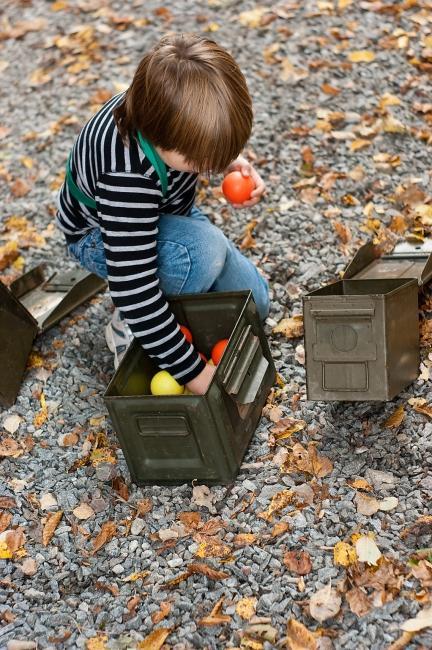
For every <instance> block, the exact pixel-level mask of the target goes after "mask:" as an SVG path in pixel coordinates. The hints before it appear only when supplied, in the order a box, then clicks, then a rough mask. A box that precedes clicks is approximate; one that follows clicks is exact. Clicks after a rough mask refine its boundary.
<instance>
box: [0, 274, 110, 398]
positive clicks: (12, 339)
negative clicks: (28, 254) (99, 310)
mask: <svg viewBox="0 0 432 650" xmlns="http://www.w3.org/2000/svg"><path fill="white" fill-rule="evenodd" d="M105 286H106V283H105V281H104V280H101V279H100V278H98V277H97V276H96V275H94V274H93V273H89V272H88V271H84V270H82V269H76V270H74V271H68V272H65V273H54V275H53V276H52V277H50V278H48V279H46V278H45V265H44V264H40V265H39V266H37V267H35V268H34V269H32V270H30V271H28V272H27V273H25V274H24V275H22V276H21V277H20V278H18V279H17V280H15V281H14V282H12V284H11V285H10V287H6V286H5V285H4V284H3V283H2V282H0V367H1V373H0V404H1V405H3V406H5V407H9V406H12V404H13V403H14V402H15V400H16V397H17V394H18V391H19V388H20V385H21V380H22V376H23V374H24V370H25V367H26V363H27V358H28V355H29V354H30V350H31V348H32V345H33V340H34V338H35V336H36V335H37V334H40V333H42V332H45V331H46V330H47V329H49V328H50V327H52V326H53V325H55V324H56V323H58V321H59V320H60V319H61V318H63V316H65V315H66V314H68V313H69V312H71V311H72V310H73V309H75V307H77V306H78V305H80V304H81V303H83V302H84V301H85V300H87V299H88V298H90V297H91V296H93V295H94V294H95V293H97V292H98V291H99V290H100V289H102V288H103V287H105Z"/></svg>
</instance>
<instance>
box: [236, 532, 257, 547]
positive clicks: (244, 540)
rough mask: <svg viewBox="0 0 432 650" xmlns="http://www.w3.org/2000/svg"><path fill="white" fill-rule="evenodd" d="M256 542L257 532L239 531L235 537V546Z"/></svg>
mask: <svg viewBox="0 0 432 650" xmlns="http://www.w3.org/2000/svg"><path fill="white" fill-rule="evenodd" d="M255 542H256V535H255V533H239V534H238V535H236V536H235V537H234V539H233V544H234V545H235V546H249V545H250V544H254V543H255Z"/></svg>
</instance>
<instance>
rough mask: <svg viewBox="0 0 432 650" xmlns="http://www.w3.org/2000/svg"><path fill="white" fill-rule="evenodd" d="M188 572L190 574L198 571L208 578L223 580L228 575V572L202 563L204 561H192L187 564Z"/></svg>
mask: <svg viewBox="0 0 432 650" xmlns="http://www.w3.org/2000/svg"><path fill="white" fill-rule="evenodd" d="M188 572H189V574H190V575H192V574H197V573H199V574H201V575H203V576H206V577H207V578H210V580H225V579H226V578H229V576H230V574H229V573H226V572H225V571H218V570H217V569H213V567H211V566H209V565H208V564H204V562H192V564H189V566H188Z"/></svg>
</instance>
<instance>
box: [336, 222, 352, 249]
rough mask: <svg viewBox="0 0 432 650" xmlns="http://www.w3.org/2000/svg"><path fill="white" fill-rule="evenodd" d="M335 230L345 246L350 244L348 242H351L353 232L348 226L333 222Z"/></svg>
mask: <svg viewBox="0 0 432 650" xmlns="http://www.w3.org/2000/svg"><path fill="white" fill-rule="evenodd" d="M333 228H334V229H335V232H336V234H337V235H338V237H339V239H340V240H341V242H342V243H343V244H348V242H349V241H351V238H352V235H351V230H350V229H349V227H348V226H347V225H345V224H343V223H341V222H340V221H333Z"/></svg>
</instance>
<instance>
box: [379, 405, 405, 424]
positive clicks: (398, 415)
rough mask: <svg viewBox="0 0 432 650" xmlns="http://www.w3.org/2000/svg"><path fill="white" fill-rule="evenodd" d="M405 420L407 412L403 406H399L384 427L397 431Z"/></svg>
mask: <svg viewBox="0 0 432 650" xmlns="http://www.w3.org/2000/svg"><path fill="white" fill-rule="evenodd" d="M404 418H405V410H404V407H403V406H398V407H397V409H396V410H395V411H394V413H392V415H391V416H390V417H389V418H388V419H387V420H386V421H385V422H384V426H385V427H386V428H388V429H396V428H397V427H399V426H400V425H401V424H402V421H403V419H404Z"/></svg>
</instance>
